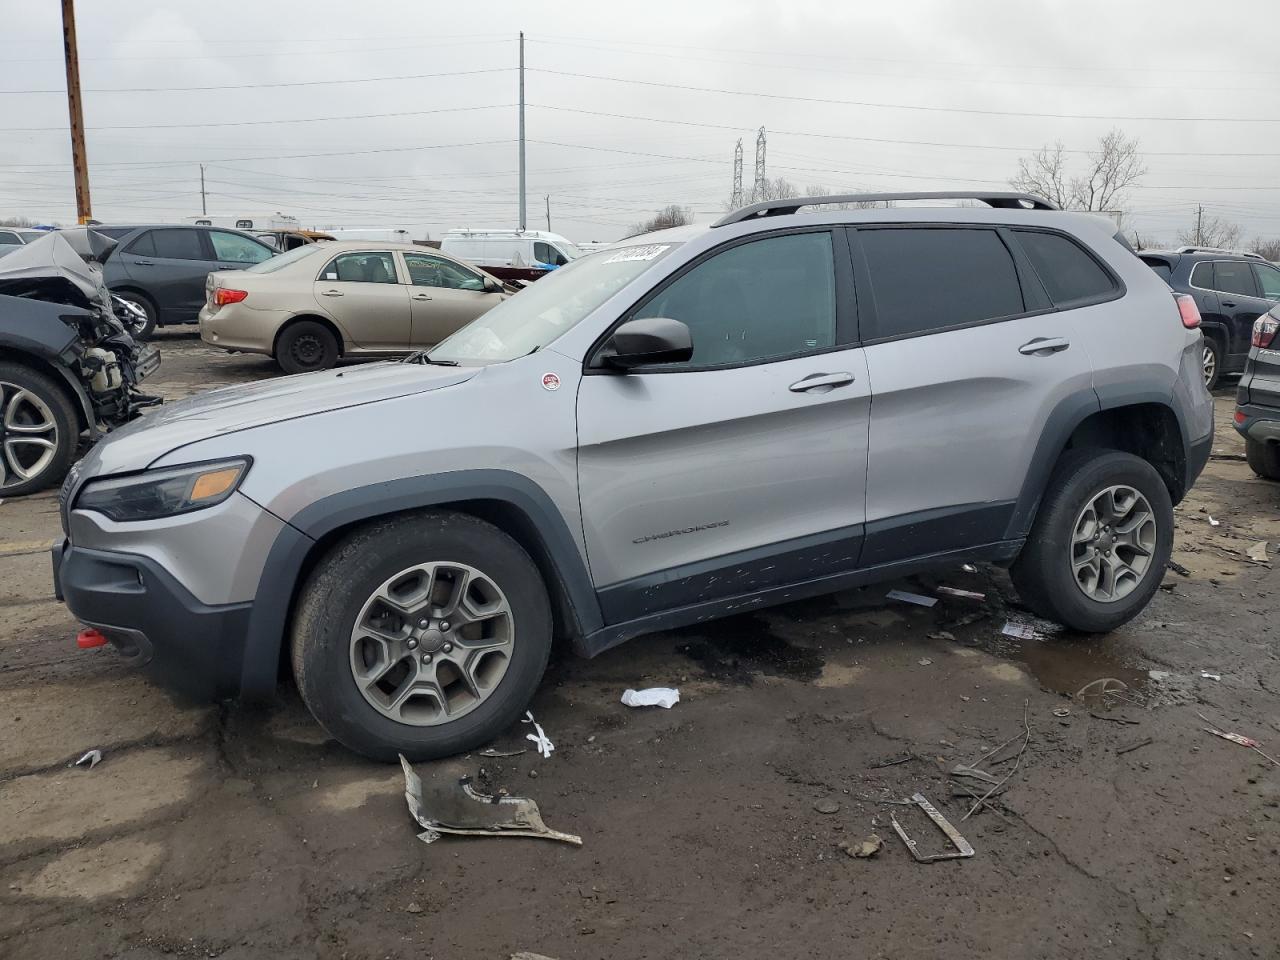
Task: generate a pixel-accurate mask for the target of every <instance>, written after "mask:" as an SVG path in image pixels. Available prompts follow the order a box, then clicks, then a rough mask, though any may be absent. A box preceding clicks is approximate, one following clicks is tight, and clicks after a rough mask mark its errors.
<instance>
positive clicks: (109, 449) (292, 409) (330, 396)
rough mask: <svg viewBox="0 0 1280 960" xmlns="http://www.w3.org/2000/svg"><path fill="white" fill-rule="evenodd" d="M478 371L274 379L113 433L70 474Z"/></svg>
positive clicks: (180, 404) (120, 465) (386, 370)
mask: <svg viewBox="0 0 1280 960" xmlns="http://www.w3.org/2000/svg"><path fill="white" fill-rule="evenodd" d="M481 369H483V368H481V367H438V366H428V365H425V364H418V363H373V364H366V365H363V366H359V367H346V368H344V369H341V370H326V371H324V372H322V373H304V374H298V375H297V376H292V377H278V378H276V379H274V380H263V381H260V382H258V383H250V384H244V385H239V386H233V387H224V388H222V389H221V390H211V391H209V392H208V393H202V394H200V395H199V396H195V397H191V398H190V399H187V400H179V401H177V402H176V403H166V404H165V405H164V406H163V407H160V408H158V409H156V410H152V411H149V412H148V413H146V414H145V415H144V416H143V417H142V418H141V419H139V420H135V421H134V422H133V423H131V424H129V425H128V426H127V427H124V428H122V429H120V430H117V431H115V432H114V433H112V434H111V435H110V436H108V437H107V438H106V439H105V440H104V441H102V442H101V443H100V444H98V446H96V447H95V448H94V449H93V450H92V451H90V453H89V455H88V456H87V457H85V459H84V460H83V461H82V462H81V464H80V469H79V470H77V471H76V473H77V475H78V478H79V479H80V480H83V479H86V478H88V477H92V476H96V475H99V474H109V473H122V472H127V471H130V470H142V469H145V468H146V467H148V466H150V465H151V464H152V463H153V462H155V460H156V459H158V458H159V457H162V456H164V455H165V454H167V453H169V452H171V451H173V450H175V449H177V448H178V447H182V446H186V445H187V444H189V443H195V442H197V441H199V440H207V439H209V438H210V437H214V436H218V435H221V434H227V433H235V432H236V431H239V430H249V429H251V428H253V427H260V426H264V425H265V424H269V423H278V422H280V421H281V420H293V419H295V418H297V417H310V416H314V415H315V414H318V413H324V412H326V411H328V410H340V409H343V408H346V407H355V406H359V405H361V404H365V403H376V402H377V401H379V400H392V399H394V398H396V397H404V396H409V395H410V394H415V393H426V392H427V391H430V390H438V389H440V388H441V387H449V386H453V385H454V384H458V383H463V382H464V381H467V380H470V379H471V378H472V377H474V376H475V375H476V374H477V373H479V372H480V370H481Z"/></svg>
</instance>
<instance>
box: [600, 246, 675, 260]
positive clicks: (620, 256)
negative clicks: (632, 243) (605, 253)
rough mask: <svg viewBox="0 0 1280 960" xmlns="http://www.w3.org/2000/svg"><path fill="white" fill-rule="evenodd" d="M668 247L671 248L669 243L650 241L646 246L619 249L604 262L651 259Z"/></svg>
mask: <svg viewBox="0 0 1280 960" xmlns="http://www.w3.org/2000/svg"><path fill="white" fill-rule="evenodd" d="M669 249H671V244H669V243H652V244H650V245H649V246H647V247H627V249H625V250H619V251H618V252H617V253H615V254H614V255H613V256H611V257H610V258H609V259H608V260H606V261H605V263H627V262H629V261H632V260H652V259H653V258H654V257H659V256H661V255H662V254H663V253H664V252H665V251H667V250H669Z"/></svg>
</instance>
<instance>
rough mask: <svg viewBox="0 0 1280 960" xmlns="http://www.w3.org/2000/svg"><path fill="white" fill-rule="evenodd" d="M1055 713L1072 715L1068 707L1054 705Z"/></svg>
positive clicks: (1060, 715) (1056, 715) (1063, 715)
mask: <svg viewBox="0 0 1280 960" xmlns="http://www.w3.org/2000/svg"><path fill="white" fill-rule="evenodd" d="M1053 715H1054V716H1055V717H1069V716H1071V710H1070V709H1069V708H1068V707H1054V708H1053Z"/></svg>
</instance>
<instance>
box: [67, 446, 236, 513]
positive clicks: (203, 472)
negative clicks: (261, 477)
mask: <svg viewBox="0 0 1280 960" xmlns="http://www.w3.org/2000/svg"><path fill="white" fill-rule="evenodd" d="M251 462H252V461H250V459H249V458H248V457H241V458H237V459H235V460H221V461H218V462H216V463H192V464H188V465H186V466H182V467H165V468H163V469H161V470H148V471H147V472H146V473H138V474H134V475H133V476H129V477H113V478H111V479H108V480H94V481H90V482H89V483H87V484H85V486H84V488H83V489H82V490H81V491H80V495H79V496H78V497H76V502H75V504H74V506H73V509H75V510H94V511H96V512H97V513H101V514H104V515H105V516H107V517H110V518H111V519H112V520H158V519H160V518H161V517H172V516H176V515H177V514H180V513H190V512H191V511H193V510H203V509H205V508H206V507H212V506H215V505H216V504H219V503H221V502H222V501H223V500H226V499H227V497H229V496H231V494H233V493H235V490H236V487H238V486H240V481H241V480H243V479H244V475H245V474H246V473H248V472H249V464H250V463H251Z"/></svg>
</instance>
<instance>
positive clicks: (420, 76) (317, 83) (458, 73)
mask: <svg viewBox="0 0 1280 960" xmlns="http://www.w3.org/2000/svg"><path fill="white" fill-rule="evenodd" d="M513 70H515V67H488V68H486V69H484V70H451V71H448V72H446V73H409V74H402V75H398V76H393V77H354V78H351V79H348V80H285V81H281V82H279V83H229V84H216V85H212V86H202V87H93V88H86V90H85V91H84V92H85V93H190V92H193V91H197V90H265V89H267V88H269V87H327V86H334V85H338V84H344V83H382V82H383V81H389V80H429V79H432V78H434V77H469V76H474V75H476V74H480V73H511V72H512V71H513ZM26 93H57V94H63V93H66V90H64V89H62V88H58V89H56V90H0V94H26Z"/></svg>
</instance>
